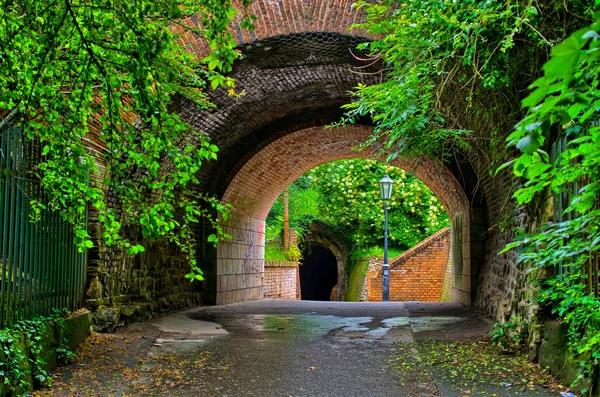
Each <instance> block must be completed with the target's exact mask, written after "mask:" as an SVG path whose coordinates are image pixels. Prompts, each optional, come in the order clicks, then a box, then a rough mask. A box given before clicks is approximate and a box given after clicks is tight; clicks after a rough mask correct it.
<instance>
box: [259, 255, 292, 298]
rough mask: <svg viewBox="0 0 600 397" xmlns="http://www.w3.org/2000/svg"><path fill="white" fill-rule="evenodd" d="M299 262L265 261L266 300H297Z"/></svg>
mask: <svg viewBox="0 0 600 397" xmlns="http://www.w3.org/2000/svg"><path fill="white" fill-rule="evenodd" d="M297 282H298V262H295V261H288V262H277V261H265V277H264V283H265V295H264V297H265V298H274V299H291V300H295V299H297V296H296V295H297V289H298V284H297Z"/></svg>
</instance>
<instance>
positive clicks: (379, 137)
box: [340, 0, 588, 170]
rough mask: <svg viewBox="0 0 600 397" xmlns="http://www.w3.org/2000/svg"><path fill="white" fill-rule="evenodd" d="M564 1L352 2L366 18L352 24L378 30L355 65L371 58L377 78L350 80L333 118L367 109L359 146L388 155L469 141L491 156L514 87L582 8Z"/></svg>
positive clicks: (516, 92)
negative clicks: (368, 124) (366, 133)
mask: <svg viewBox="0 0 600 397" xmlns="http://www.w3.org/2000/svg"><path fill="white" fill-rule="evenodd" d="M571 3H572V2H571ZM565 4H566V3H564V2H563V1H554V0H545V1H535V2H534V1H533V0H526V1H519V2H512V1H509V2H505V1H476V0H462V1H454V0H419V1H407V2H398V1H394V0H378V1H374V2H373V1H357V2H356V4H355V5H354V7H355V8H356V9H357V10H361V11H362V12H364V13H365V14H366V16H367V18H366V21H365V23H362V24H358V25H356V26H354V28H356V29H360V30H362V31H363V32H365V33H366V34H369V35H372V36H374V37H377V38H381V39H378V40H375V41H372V42H369V43H365V44H363V45H362V48H364V49H366V50H368V52H369V53H370V54H371V58H370V59H368V60H364V62H365V63H367V62H368V63H369V64H372V65H380V71H379V73H380V74H381V77H382V81H381V83H379V84H375V85H370V86H365V85H359V86H358V87H357V88H356V90H355V91H354V92H353V95H354V100H353V101H352V103H350V104H348V105H347V106H345V108H346V109H347V115H346V117H345V118H344V119H343V120H342V121H341V123H340V124H346V123H354V122H356V121H357V120H358V119H359V118H360V117H364V116H369V117H370V118H371V119H372V120H373V121H374V122H375V123H376V125H375V133H374V134H373V136H372V137H371V139H370V141H369V142H367V143H366V144H372V145H376V146H379V147H380V148H381V149H385V150H387V151H389V152H390V154H389V158H395V157H397V156H398V155H403V156H409V157H412V156H423V155H424V156H429V157H431V158H439V159H445V158H447V157H448V156H451V155H453V154H454V153H455V152H457V151H464V150H465V149H467V148H471V149H474V152H475V154H476V155H478V156H479V155H482V156H486V157H487V158H486V161H487V162H489V163H490V164H495V163H498V161H499V159H502V158H505V156H504V154H505V152H504V150H503V146H504V145H503V140H504V138H505V137H506V135H507V134H508V132H509V131H510V130H511V128H512V126H514V124H515V123H516V122H517V121H518V119H519V117H520V112H519V109H518V108H516V107H515V104H516V103H519V100H520V98H521V95H522V94H521V91H522V90H524V89H525V88H526V86H527V84H528V83H527V82H530V81H531V78H532V77H531V76H532V75H533V76H535V75H536V74H537V73H538V69H539V67H540V66H541V64H542V63H543V59H544V58H545V54H546V51H547V49H549V48H550V47H551V45H552V44H553V43H555V42H557V41H558V40H560V38H561V37H562V36H563V35H564V32H565V31H566V30H568V29H570V27H571V25H573V24H574V23H577V22H574V21H578V20H579V19H580V18H581V16H582V15H586V13H588V9H587V6H586V5H585V4H583V2H581V3H579V2H577V4H569V6H568V8H567V9H565V7H566V5H565ZM500 164H501V162H500V163H499V164H498V165H500ZM490 168H491V169H494V170H495V168H496V167H490Z"/></svg>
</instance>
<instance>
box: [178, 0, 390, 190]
mask: <svg viewBox="0 0 600 397" xmlns="http://www.w3.org/2000/svg"><path fill="white" fill-rule="evenodd" d="M354 1H355V0H335V1H332V0H254V1H253V2H252V3H251V6H250V8H249V10H248V11H249V13H251V14H252V15H255V16H256V17H257V19H256V21H255V27H256V29H255V30H254V31H253V32H246V31H243V30H242V29H241V26H240V23H241V21H242V15H241V13H240V14H239V15H238V16H237V17H236V19H235V20H234V22H233V24H232V27H231V32H232V34H233V36H234V38H235V40H236V42H237V43H238V49H239V50H240V51H241V52H242V53H243V54H244V56H245V58H244V59H243V60H241V61H238V62H236V65H235V67H234V71H233V73H232V74H231V76H232V77H234V78H235V79H236V81H237V83H236V84H237V87H236V89H237V91H238V92H241V91H243V92H245V95H243V96H242V97H239V98H233V97H229V96H227V94H226V92H225V90H222V89H219V90H217V91H216V92H213V93H211V100H212V101H213V102H214V103H215V104H216V105H217V109H215V110H213V111H209V112H201V111H199V110H198V109H197V108H196V107H195V106H194V105H193V104H192V103H190V102H189V101H186V100H185V99H183V98H178V99H177V100H176V101H175V102H174V106H175V108H176V109H177V110H178V112H179V113H180V115H181V117H182V118H183V119H184V120H185V121H188V122H189V123H191V124H192V125H193V126H194V127H195V128H196V129H198V130H200V131H204V132H206V133H207V134H208V135H209V136H210V138H211V140H212V142H213V143H215V144H216V145H217V146H219V148H220V153H219V160H218V161H216V162H212V163H209V164H207V165H205V166H204V167H203V169H202V171H201V175H199V177H200V180H201V185H200V186H199V188H200V189H201V190H203V191H205V192H211V193H216V194H218V195H221V194H222V193H223V191H224V189H225V187H226V183H227V180H226V178H227V176H228V175H229V174H231V172H232V170H233V169H235V168H236V167H239V163H240V162H242V163H243V159H244V158H245V157H247V154H248V153H249V152H253V151H255V150H256V148H258V147H262V146H264V144H265V142H269V141H270V140H272V138H273V136H278V134H280V133H281V131H283V130H286V131H287V130H294V129H297V128H298V127H297V126H298V125H305V124H306V123H312V124H320V125H322V124H324V123H329V122H332V121H336V120H338V119H339V117H340V116H341V114H342V112H341V111H340V110H339V109H340V106H341V105H343V104H345V103H348V102H349V100H350V98H349V96H348V92H349V91H351V90H352V88H353V87H355V86H356V85H358V83H363V84H372V83H374V82H376V81H378V79H379V78H380V76H379V75H378V74H376V73H375V74H369V73H372V72H376V71H377V68H378V66H377V65H374V66H372V67H370V68H364V69H363V68H361V69H355V67H356V66H359V65H364V62H360V61H357V59H356V58H355V57H354V56H353V54H352V53H351V51H352V52H354V53H355V54H356V50H355V48H356V45H357V44H358V43H360V42H364V41H366V40H367V38H365V35H364V34H362V32H361V31H360V30H358V29H352V30H350V29H349V28H350V27H351V26H352V25H354V24H356V23H360V22H363V21H364V19H365V18H364V17H365V15H364V13H363V12H359V11H356V10H352V4H353V3H354ZM238 6H239V4H238ZM238 8H239V9H241V7H238ZM187 23H188V24H190V25H193V26H196V27H200V21H199V20H198V19H197V18H190V19H189V20H188V21H187ZM175 29H180V28H178V27H175ZM181 42H182V44H183V45H184V46H186V47H187V49H188V50H189V51H190V52H192V53H194V54H195V55H196V56H197V57H198V58H202V57H204V56H205V55H206V54H207V46H206V43H205V42H204V41H202V40H201V39H200V38H198V37H197V36H195V35H194V34H192V33H189V32H188V33H186V35H185V36H184V37H183V39H182V40H181ZM358 55H361V54H358ZM357 70H358V71H360V73H357Z"/></svg>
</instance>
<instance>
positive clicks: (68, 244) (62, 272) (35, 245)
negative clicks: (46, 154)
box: [0, 122, 86, 329]
mask: <svg viewBox="0 0 600 397" xmlns="http://www.w3.org/2000/svg"><path fill="white" fill-rule="evenodd" d="M3 124H4V126H2V124H0V170H1V174H0V282H1V284H0V329H3V328H5V327H8V326H10V325H12V324H15V323H16V322H18V321H20V320H27V319H31V318H33V317H36V316H46V315H49V314H50V313H51V312H52V311H53V310H54V309H59V308H67V309H69V310H76V309H79V308H80V307H81V306H82V304H83V294H84V291H83V288H84V283H85V278H86V274H85V261H86V258H85V254H84V253H80V252H78V250H77V247H76V246H75V244H74V243H73V238H74V233H73V227H72V226H71V225H70V224H69V223H67V222H65V221H63V220H62V219H61V217H60V216H59V215H58V213H56V212H53V211H50V210H43V211H42V214H41V218H40V219H39V221H37V222H35V223H32V222H31V220H30V212H31V206H30V202H31V200H32V199H33V198H35V199H36V200H38V201H40V202H41V203H43V204H44V203H46V202H47V200H46V199H45V197H44V193H43V191H42V189H41V186H40V183H39V181H38V180H36V178H35V176H34V174H33V173H32V172H31V171H32V169H33V165H34V164H35V162H36V161H37V159H39V158H40V155H41V153H40V150H39V145H35V144H33V143H32V142H31V141H28V140H26V139H24V136H23V134H22V133H21V131H20V129H19V128H17V127H16V126H14V125H10V124H9V123H6V122H4V123H3Z"/></svg>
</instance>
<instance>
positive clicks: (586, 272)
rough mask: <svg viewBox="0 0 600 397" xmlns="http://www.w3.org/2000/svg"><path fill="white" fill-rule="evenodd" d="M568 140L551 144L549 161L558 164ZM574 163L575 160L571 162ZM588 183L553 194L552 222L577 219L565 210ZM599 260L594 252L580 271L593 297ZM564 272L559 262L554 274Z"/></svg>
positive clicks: (599, 275) (596, 291)
mask: <svg viewBox="0 0 600 397" xmlns="http://www.w3.org/2000/svg"><path fill="white" fill-rule="evenodd" d="M567 144H568V138H567V137H563V138H560V139H558V140H556V142H554V143H553V144H552V148H551V152H550V161H551V162H552V163H553V164H554V163H556V162H557V161H558V162H560V156H561V154H562V153H564V152H565V151H566V150H567ZM573 161H576V160H573ZM559 165H560V163H559ZM588 183H589V180H578V181H574V182H573V183H570V184H569V187H568V189H566V190H565V191H562V192H560V193H558V194H554V196H553V202H552V210H553V214H552V220H553V222H555V223H556V222H559V223H560V222H565V221H570V220H572V219H575V218H577V217H579V214H578V213H577V211H570V212H567V213H565V212H564V211H565V209H566V208H567V207H568V206H569V205H570V203H571V199H572V197H573V196H575V195H576V194H577V192H578V191H579V189H580V188H581V187H583V186H585V185H587V184H588ZM599 204H600V200H598V199H597V200H596V205H599ZM598 268H599V259H598V252H596V253H595V254H594V255H593V256H590V258H589V259H588V261H587V263H586V264H585V265H584V266H583V268H582V269H581V274H582V280H581V281H582V283H583V284H584V285H585V286H586V290H587V293H588V294H594V296H596V297H599V296H600V292H599V287H600V285H599V284H600V273H599V270H598ZM564 272H565V267H564V264H563V263H562V262H561V263H559V264H558V265H556V266H555V268H554V273H555V274H563V273H564Z"/></svg>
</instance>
